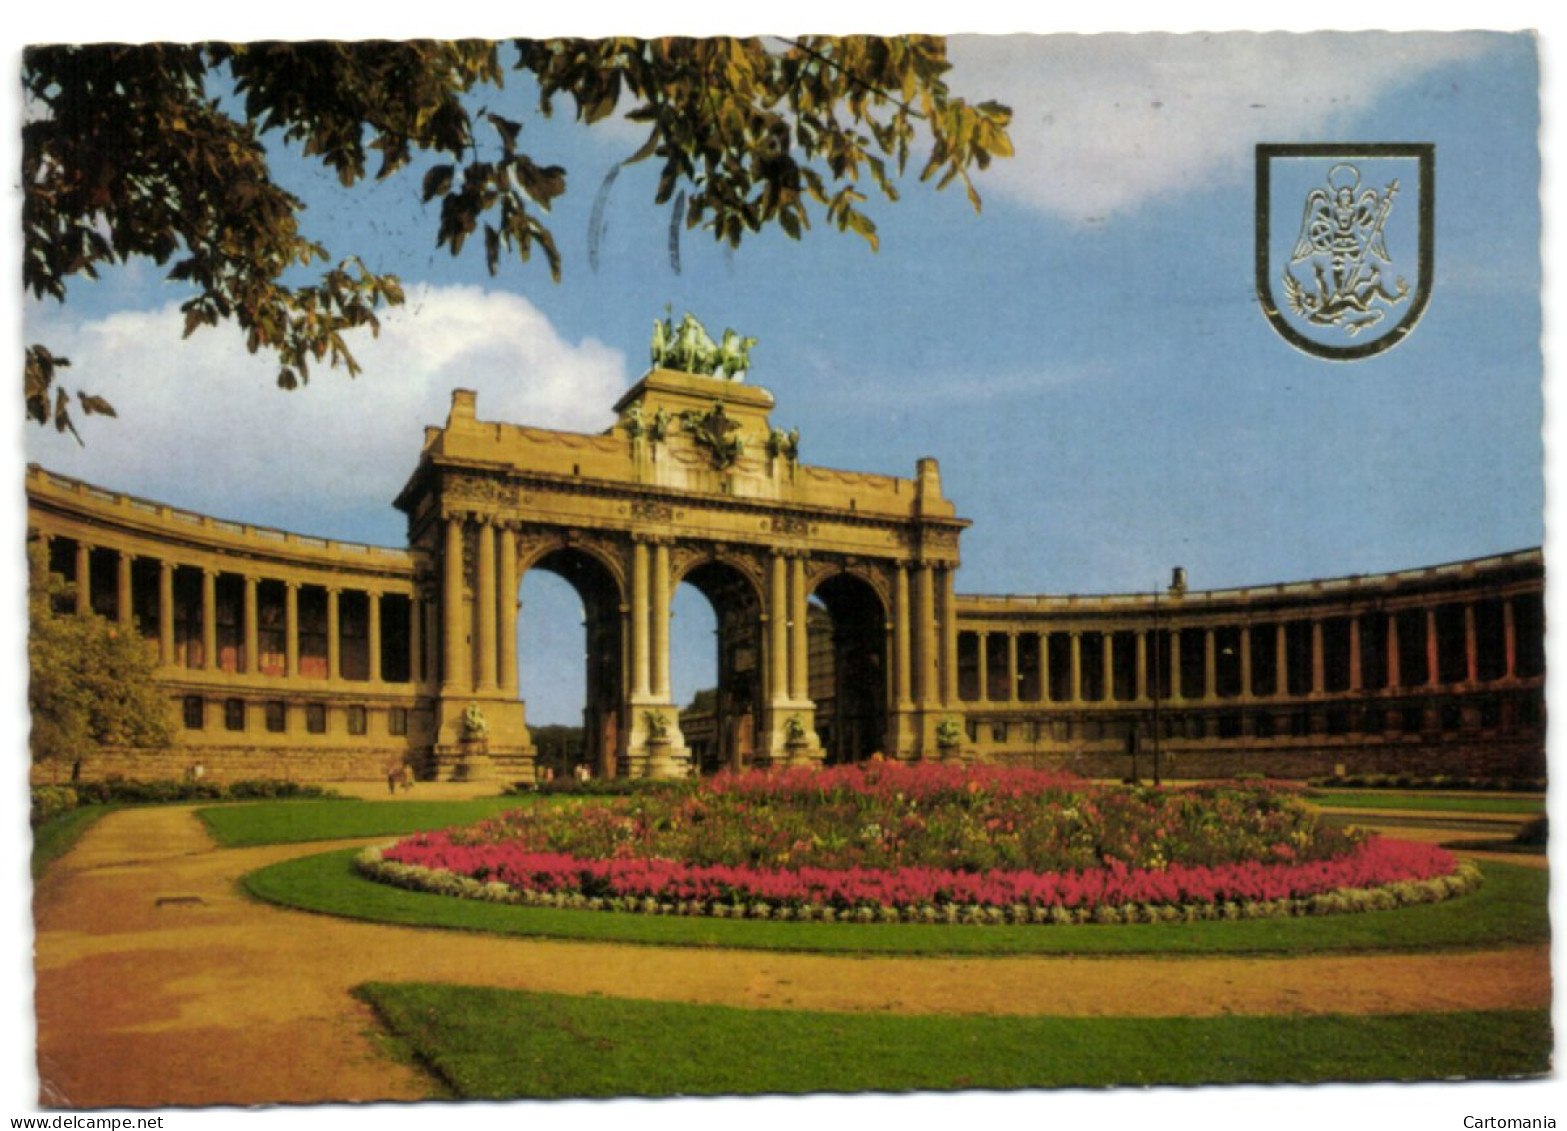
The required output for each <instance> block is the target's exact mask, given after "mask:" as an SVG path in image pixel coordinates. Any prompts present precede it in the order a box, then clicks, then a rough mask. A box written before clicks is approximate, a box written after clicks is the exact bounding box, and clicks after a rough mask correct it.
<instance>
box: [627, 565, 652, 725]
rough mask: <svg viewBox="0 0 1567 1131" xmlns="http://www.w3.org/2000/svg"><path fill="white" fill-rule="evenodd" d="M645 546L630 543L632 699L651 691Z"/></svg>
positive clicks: (642, 698) (643, 696)
mask: <svg viewBox="0 0 1567 1131" xmlns="http://www.w3.org/2000/svg"><path fill="white" fill-rule="evenodd" d="M647 559H648V553H647V543H646V542H644V541H642V540H641V539H637V540H636V541H633V542H632V543H631V697H632V698H633V699H634V700H646V699H647V697H648V692H649V690H650V689H651V686H652V683H651V678H650V677H651V674H652V673H651V672H650V670H649V666H648V619H649V614H650V609H649V605H650V603H651V602H650V600H649V597H648V560H647Z"/></svg>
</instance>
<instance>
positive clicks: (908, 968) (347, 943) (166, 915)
mask: <svg viewBox="0 0 1567 1131" xmlns="http://www.w3.org/2000/svg"><path fill="white" fill-rule="evenodd" d="M342 843H343V844H345V845H346V844H349V843H354V842H342ZM332 847H337V846H336V845H332V844H308V845H286V846H270V847H265V848H255V849H218V848H216V847H214V846H213V844H212V842H211V841H210V839H209V838H208V837H207V835H206V832H205V830H204V828H203V827H202V825H201V823H200V821H199V820H198V819H197V818H196V817H195V816H194V815H193V813H192V811H191V809H190V808H186V807H158V808H146V809H127V810H122V811H119V812H116V813H113V814H110V815H109V816H107V817H105V818H104V819H103V820H101V821H99V822H98V823H97V824H96V825H95V826H94V827H93V828H92V829H91V830H90V831H89V832H88V834H87V835H86V836H85V837H84V838H83V839H82V841H81V843H80V844H78V845H77V846H76V848H75V849H73V850H72V852H71V853H70V854H68V855H67V856H66V857H65V858H64V859H63V860H61V861H59V862H57V863H56V864H55V866H54V867H53V868H52V869H51V871H50V873H49V874H48V875H47V876H46V877H45V878H44V880H43V882H42V883H41V884H40V886H39V889H38V892H37V894H36V897H35V901H34V911H35V919H36V923H37V941H36V970H37V998H36V1008H37V1016H38V1048H39V1052H38V1059H39V1077H40V1080H41V1082H42V1083H41V1092H40V1102H41V1103H42V1104H44V1105H45V1106H51V1107H110V1106H112V1107H163V1106H177V1105H213V1104H252V1103H267V1102H295V1103H319V1102H326V1101H362V1100H407V1099H419V1098H423V1097H425V1096H427V1095H428V1094H429V1083H428V1081H427V1080H426V1079H425V1078H424V1077H423V1076H422V1075H421V1074H420V1073H419V1072H417V1071H416V1070H414V1069H412V1068H409V1067H407V1066H404V1065H400V1064H397V1063H395V1062H394V1061H392V1060H391V1059H389V1058H387V1057H386V1056H384V1055H383V1054H382V1052H381V1051H380V1050H379V1048H378V1043H377V1041H378V1038H377V1035H376V1025H375V1021H374V1019H373V1017H372V1016H371V1013H370V1011H369V1009H368V1008H367V1007H366V1006H364V1005H362V1004H360V1003H359V1002H358V1001H356V1000H355V999H354V998H353V997H352V996H351V995H350V993H349V990H350V989H351V988H352V987H353V986H355V985H357V984H359V983H361V982H364V981H369V980H385V981H399V980H423V981H443V982H453V983H469V984H484V985H495V986H509V987H517V988H527V989H536V990H546V991H558V992H565V993H601V994H607V995H625V996H634V997H638V998H647V999H660V1000H668V1001H688V1002H703V1003H723V1004H731V1005H743V1006H751V1007H765V1008H778V1009H822V1010H845V1011H878V1010H884V1011H892V1012H903V1013H988V1014H1025V1015H1035V1014H1047V1015H1059V1016H1085V1017H1087V1016H1143V1017H1160V1016H1212V1015H1218V1014H1227V1013H1236V1014H1274V1015H1279V1014H1282V1015H1289V1014H1310V1013H1328V1012H1333V1013H1344V1012H1351V1013H1353V1012H1364V1013H1395V1012H1411V1011H1437V1010H1466V1009H1518V1008H1538V1007H1548V1006H1549V1004H1550V996H1551V982H1550V951H1549V947H1548V946H1543V945H1542V946H1532V947H1519V948H1511V949H1507V950H1500V951H1495V952H1490V953H1472V954H1438V955H1395V956H1328V957H1322V958H1280V959H1255V958H1240V959H1232V958H1225V959H1192V958H1172V959H1150V958H1135V959H1120V958H1038V957H1026V958H982V959H920V958H849V957H830V956H808V955H807V956H799V955H782V954H769V953H762V952H746V951H722V952H720V951H709V950H702V949H694V948H693V949H681V948H655V947H635V946H619V945H611V944H593V943H565V942H547V941H533V940H526V939H504V938H495V937H487V936H481V935H467V934H459V933H439V932H432V931H421V930H414V929H409V928H403V927H391V926H379V925H375V924H366V923H357V922H351V921H348V920H340V919H333V918H330V917H326V916H318V915H308V914H303V913H300V912H294V911H288V910H284V909H281V908H276V907H272V906H267V905H263V904H259V903H255V902H252V901H251V900H249V899H247V898H245V897H244V896H242V895H240V894H239V892H238V889H237V887H236V881H237V880H238V878H239V877H240V876H242V875H244V874H245V873H247V872H250V871H253V870H255V869H256V868H259V867H262V866H264V865H266V864H270V863H273V862H275V861H278V860H283V859H288V858H291V857H295V856H300V855H307V854H310V853H316V852H322V851H326V850H327V849H329V848H332Z"/></svg>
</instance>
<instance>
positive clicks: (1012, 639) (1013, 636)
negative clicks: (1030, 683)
mask: <svg viewBox="0 0 1567 1131" xmlns="http://www.w3.org/2000/svg"><path fill="white" fill-rule="evenodd" d="M1021 682H1022V676H1021V674H1020V673H1019V672H1018V670H1017V633H1015V632H1009V633H1007V702H1008V703H1016V702H1017V701H1018V684H1019V683H1021Z"/></svg>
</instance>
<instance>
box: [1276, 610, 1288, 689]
mask: <svg viewBox="0 0 1567 1131" xmlns="http://www.w3.org/2000/svg"><path fill="white" fill-rule="evenodd" d="M1277 629H1278V631H1277V635H1276V636H1275V637H1274V643H1273V648H1274V654H1273V655H1274V667H1275V668H1277V669H1278V670H1277V672H1275V673H1274V674H1275V678H1276V679H1277V680H1278V682H1277V683H1276V684H1275V685H1274V688H1273V693H1274V694H1275V695H1276V696H1278V697H1279V698H1280V699H1283V698H1284V697H1286V696H1287V695H1289V693H1290V646H1289V625H1287V624H1285V623H1284V622H1283V621H1280V622H1279V623H1278V625H1277Z"/></svg>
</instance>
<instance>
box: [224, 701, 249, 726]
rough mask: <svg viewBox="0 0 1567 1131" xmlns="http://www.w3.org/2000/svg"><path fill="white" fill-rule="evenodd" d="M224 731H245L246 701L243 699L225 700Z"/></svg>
mask: <svg viewBox="0 0 1567 1131" xmlns="http://www.w3.org/2000/svg"><path fill="white" fill-rule="evenodd" d="M223 729H224V730H244V729H245V701H244V700H243V699H225V700H224V701H223Z"/></svg>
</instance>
